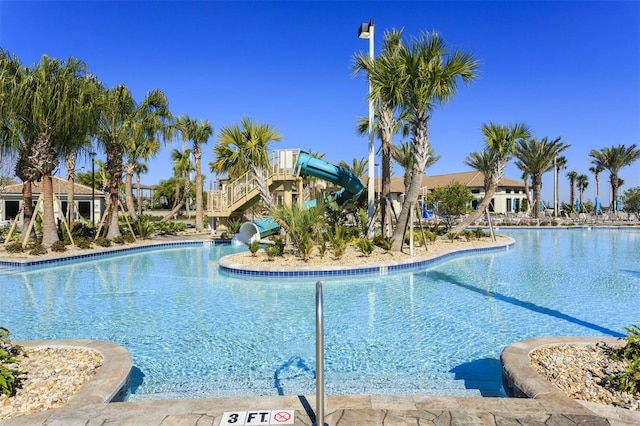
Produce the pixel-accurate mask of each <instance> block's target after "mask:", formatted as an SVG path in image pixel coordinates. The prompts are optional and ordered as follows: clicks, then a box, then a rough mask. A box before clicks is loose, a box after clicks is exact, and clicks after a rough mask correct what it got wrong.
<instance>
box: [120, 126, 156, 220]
mask: <svg viewBox="0 0 640 426" xmlns="http://www.w3.org/2000/svg"><path fill="white" fill-rule="evenodd" d="M138 124H139V123H134V125H133V126H132V134H131V137H130V138H129V139H128V140H127V141H126V143H125V151H124V155H125V157H126V163H125V165H124V175H125V181H124V194H125V203H126V204H127V210H128V212H129V216H130V217H131V219H132V220H134V221H135V220H138V211H139V209H140V205H139V203H140V200H139V199H138V207H137V208H136V206H135V204H134V202H133V175H134V174H136V170H138V169H139V167H140V165H141V164H143V163H144V162H145V161H148V160H149V159H150V158H153V157H155V156H156V154H157V153H158V151H160V145H161V142H160V141H159V140H158V139H157V138H156V137H155V136H156V135H154V134H148V133H147V132H145V131H144V129H143V128H142V126H139V125H138ZM141 162H142V163H141ZM137 177H138V179H139V178H140V174H139V173H137ZM139 187H140V184H139V183H138V192H140V190H139Z"/></svg>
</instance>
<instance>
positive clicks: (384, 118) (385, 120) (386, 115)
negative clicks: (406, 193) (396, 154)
mask: <svg viewBox="0 0 640 426" xmlns="http://www.w3.org/2000/svg"><path fill="white" fill-rule="evenodd" d="M379 120H380V122H379V123H378V124H379V126H380V139H381V141H382V146H381V151H382V176H381V180H382V181H381V184H380V212H381V216H382V236H383V237H385V238H387V237H389V236H390V235H391V214H392V213H391V198H390V197H391V143H392V142H391V132H392V131H393V111H388V110H387V109H384V110H381V111H380V114H379Z"/></svg>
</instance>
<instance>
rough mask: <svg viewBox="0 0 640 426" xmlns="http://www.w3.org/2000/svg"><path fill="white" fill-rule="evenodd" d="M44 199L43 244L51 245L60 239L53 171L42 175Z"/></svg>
mask: <svg viewBox="0 0 640 426" xmlns="http://www.w3.org/2000/svg"><path fill="white" fill-rule="evenodd" d="M42 201H43V203H42V208H43V212H44V213H43V215H42V245H43V246H45V247H51V244H53V243H54V242H56V241H59V240H60V239H59V238H58V231H57V227H56V220H55V216H54V214H53V180H52V178H51V172H45V173H44V174H43V175H42ZM60 214H62V212H60Z"/></svg>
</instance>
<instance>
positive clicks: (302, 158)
mask: <svg viewBox="0 0 640 426" xmlns="http://www.w3.org/2000/svg"><path fill="white" fill-rule="evenodd" d="M294 170H296V171H297V173H298V174H299V175H300V176H311V177H316V178H318V179H322V180H326V181H327V182H330V183H332V184H334V185H338V186H340V187H342V188H341V189H340V190H339V191H336V192H334V193H332V194H329V196H328V197H327V198H328V199H329V200H335V201H336V202H337V203H338V205H342V204H344V203H345V202H347V201H348V200H350V199H352V198H357V197H358V196H359V195H360V194H362V191H364V183H363V182H362V180H361V179H360V178H359V177H358V176H356V175H355V174H353V173H352V172H351V171H350V170H348V169H346V168H344V167H342V166H337V165H335V164H331V163H328V162H326V161H324V160H321V159H319V158H316V157H314V156H313V155H311V154H309V153H308V152H305V151H300V153H299V154H298V160H297V161H296V165H295V167H294ZM315 205H316V200H311V201H307V202H306V203H304V204H303V208H306V209H309V208H311V207H313V206H315ZM279 228H280V225H279V224H278V223H277V222H276V221H275V219H274V218H273V217H271V216H267V217H265V218H264V219H260V220H256V221H254V222H244V223H243V224H242V225H241V226H240V230H239V231H238V233H237V234H236V236H235V237H233V239H234V240H235V241H237V242H239V243H251V242H254V241H260V239H261V238H262V237H264V236H267V235H271V234H273V233H274V232H276V231H277V230H278V229H279Z"/></svg>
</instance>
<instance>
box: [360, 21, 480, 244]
mask: <svg viewBox="0 0 640 426" xmlns="http://www.w3.org/2000/svg"><path fill="white" fill-rule="evenodd" d="M353 69H354V71H355V72H356V73H358V72H360V71H366V72H367V78H368V80H369V82H370V84H371V93H370V97H371V100H372V101H373V102H374V104H375V111H376V112H375V114H376V120H377V129H378V131H377V133H378V135H379V136H380V139H381V151H382V188H381V197H380V199H381V203H382V204H381V212H382V222H383V223H382V227H383V229H384V230H386V229H390V223H391V214H390V198H389V195H390V186H391V156H392V148H391V147H392V135H393V134H394V133H395V132H397V131H398V129H400V128H402V126H401V125H399V122H402V120H404V121H406V124H407V126H408V129H409V134H410V140H411V155H412V158H413V162H412V169H411V179H410V182H409V185H408V188H407V192H406V195H405V200H404V204H403V206H402V207H403V208H402V211H401V213H400V216H399V217H398V221H397V223H396V229H395V230H394V232H393V235H392V239H393V247H392V249H393V250H394V251H399V250H400V249H401V246H402V241H403V239H404V238H403V237H404V232H405V229H406V226H407V223H408V221H409V210H410V208H409V207H410V206H411V205H412V204H413V203H415V202H416V201H417V200H418V197H419V195H420V187H421V186H422V176H423V174H424V170H425V168H426V166H427V163H428V161H429V159H430V158H431V157H432V155H433V150H432V149H431V143H430V140H429V122H430V120H431V116H432V114H433V111H434V110H435V108H436V107H438V106H441V105H444V104H445V103H447V102H448V101H449V100H451V99H452V98H453V96H454V95H455V94H456V91H457V88H458V82H459V81H462V82H463V83H465V84H468V83H469V82H471V81H472V80H473V79H475V78H476V76H477V69H478V61H477V60H476V59H475V58H474V57H473V55H472V54H470V53H466V52H463V51H461V50H451V49H450V48H449V46H448V45H447V44H446V43H445V41H444V39H443V38H442V37H441V36H440V35H439V34H438V33H436V32H432V33H427V32H423V33H421V34H420V36H418V37H414V38H412V39H411V40H410V42H408V43H407V42H405V41H404V40H403V34H402V31H401V30H391V31H388V32H386V33H385V34H384V42H383V48H382V51H381V53H380V55H378V56H377V57H376V58H373V59H371V58H370V57H369V56H368V55H366V54H364V53H359V54H356V55H355V56H354V59H353Z"/></svg>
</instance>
